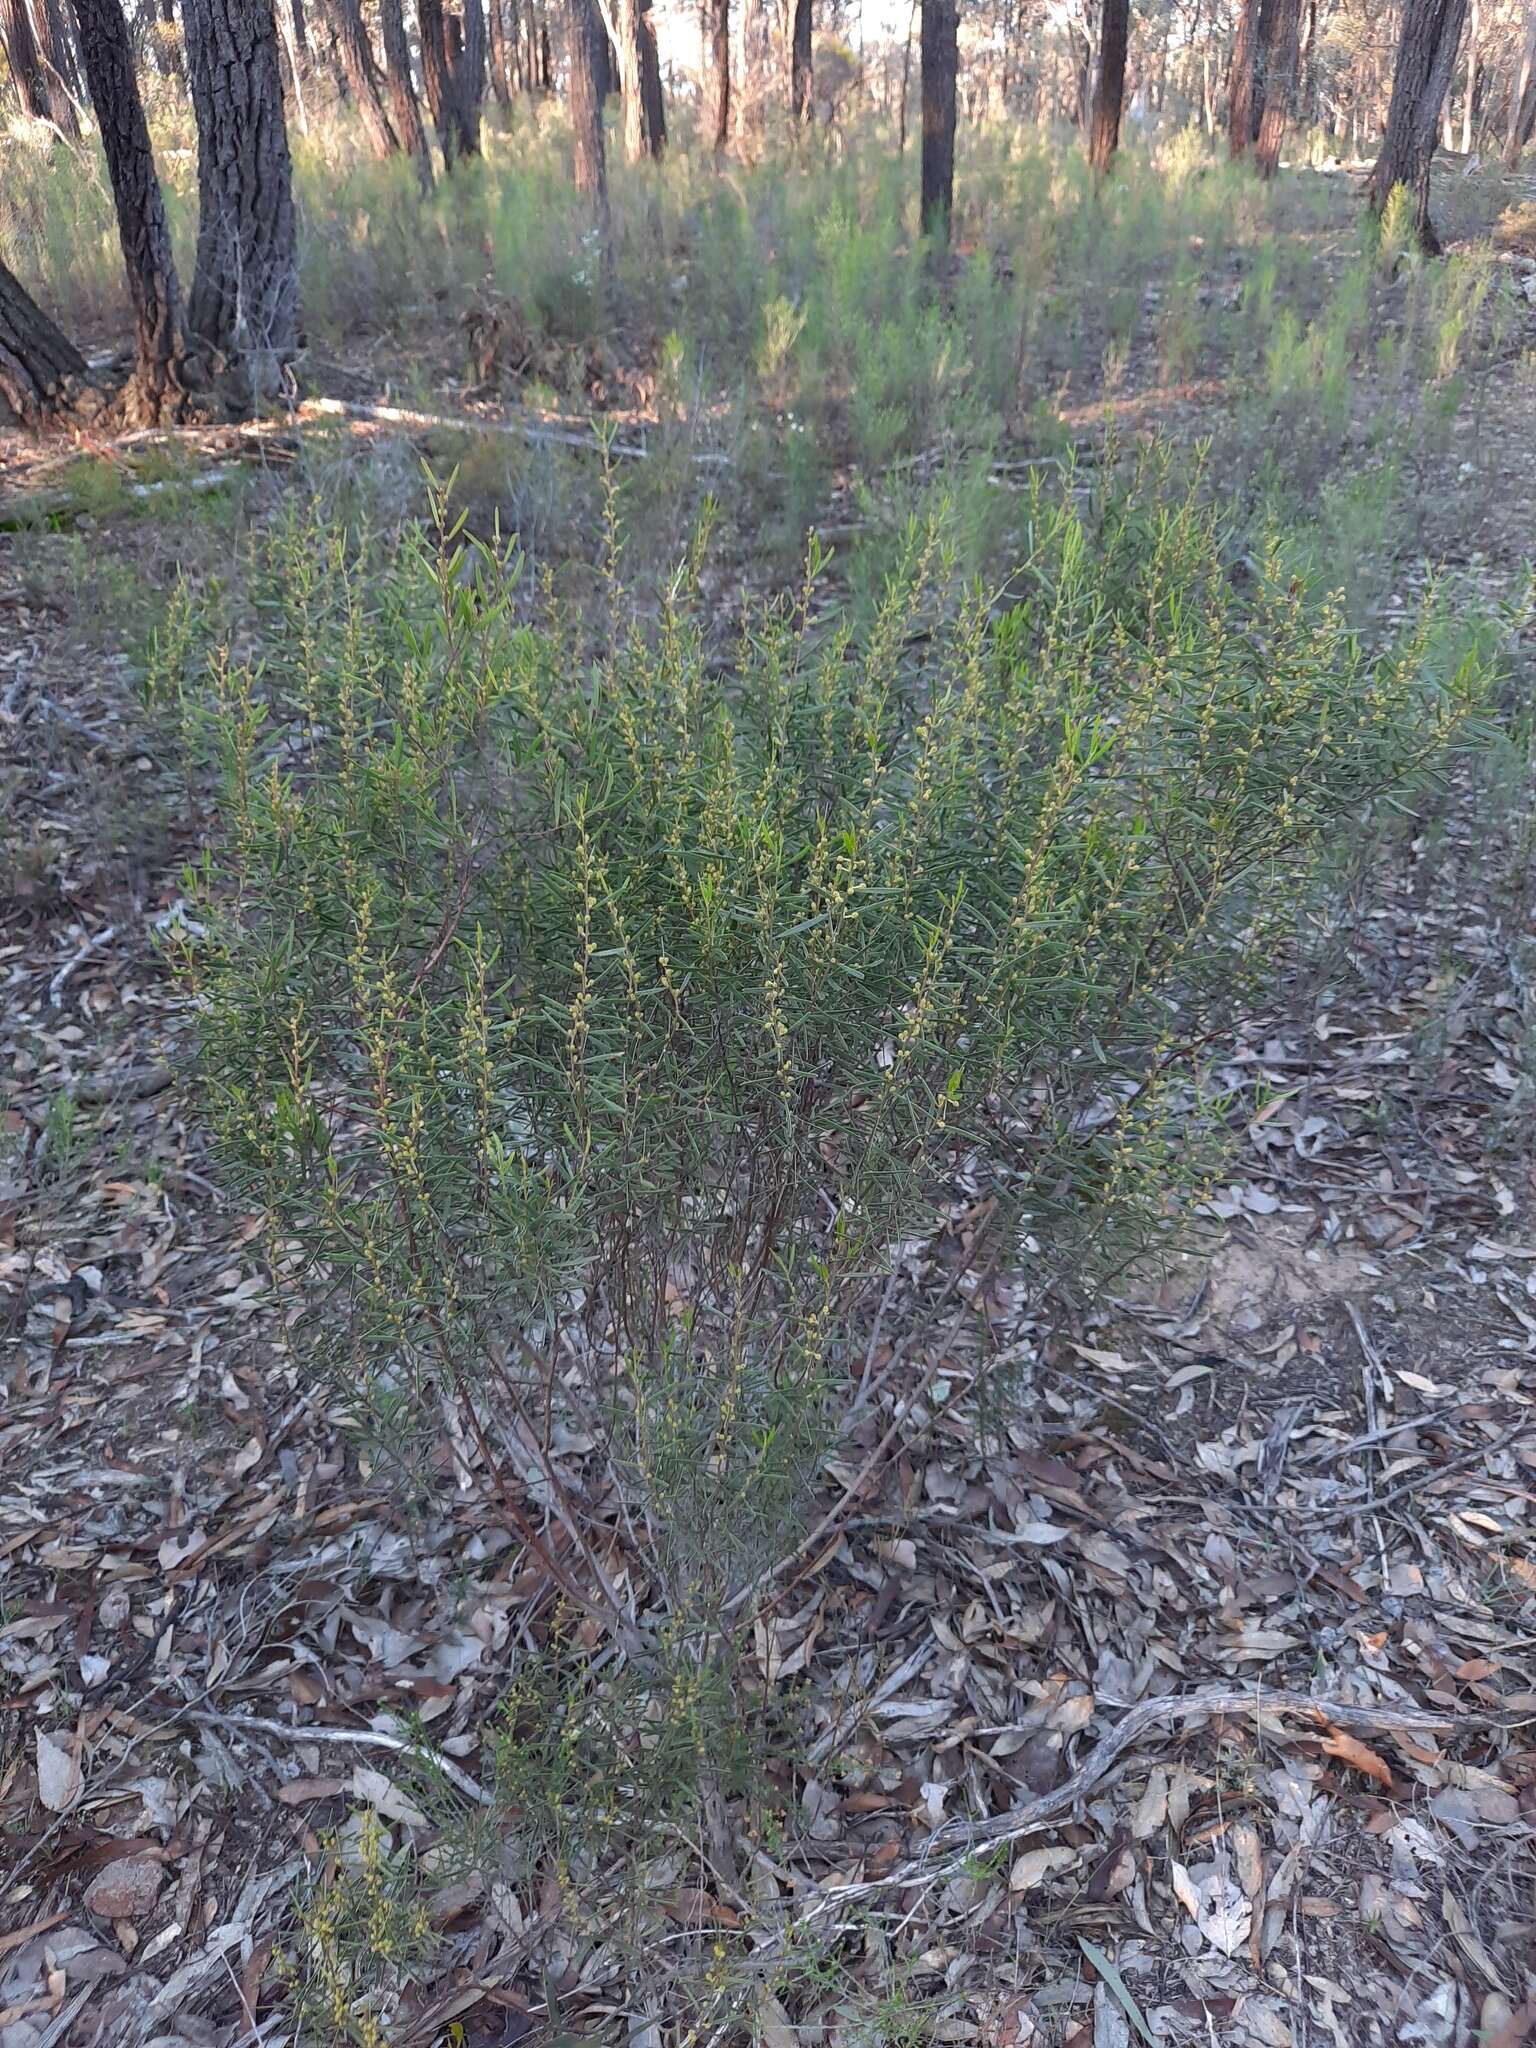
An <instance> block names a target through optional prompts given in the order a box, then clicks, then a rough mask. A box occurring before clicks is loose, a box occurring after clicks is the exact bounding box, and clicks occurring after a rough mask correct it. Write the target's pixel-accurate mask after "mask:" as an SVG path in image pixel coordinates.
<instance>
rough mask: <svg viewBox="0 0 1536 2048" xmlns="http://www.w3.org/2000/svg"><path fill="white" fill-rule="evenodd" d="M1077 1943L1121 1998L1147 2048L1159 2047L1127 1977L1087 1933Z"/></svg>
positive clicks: (1081, 1935) (1123, 2007)
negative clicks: (1132, 1992) (1123, 1975)
mask: <svg viewBox="0 0 1536 2048" xmlns="http://www.w3.org/2000/svg"><path fill="white" fill-rule="evenodd" d="M1077 1945H1078V1947H1079V1948H1080V1949H1081V1950H1082V1952H1083V1954H1084V1955H1085V1956H1086V1957H1087V1958H1088V1960H1089V1962H1090V1963H1092V1965H1093V1967H1094V1968H1095V1969H1096V1970H1097V1971H1098V1973H1099V1975H1100V1976H1101V1977H1102V1978H1103V1979H1104V1982H1105V1983H1106V1984H1107V1985H1108V1986H1109V1988H1110V1990H1111V1991H1112V1992H1113V1993H1114V1994H1115V1996H1116V1998H1118V1999H1119V2001H1120V2004H1121V2007H1122V2009H1123V2010H1124V2013H1125V2016H1126V2018H1127V2019H1128V2020H1129V2021H1130V2023H1131V2025H1132V2026H1133V2027H1134V2028H1135V2029H1136V2031H1137V2033H1138V2034H1140V2036H1141V2038H1142V2039H1143V2041H1145V2042H1146V2043H1147V2048H1157V2037H1156V2035H1154V2033H1153V2032H1152V2029H1151V2028H1150V2027H1149V2026H1148V2025H1147V2023H1146V2020H1145V2019H1144V2018H1143V2017H1142V2011H1141V2007H1140V2006H1139V2005H1138V2004H1137V2003H1136V2001H1135V1999H1134V1998H1132V1996H1131V1994H1130V1992H1129V1990H1128V1989H1127V1988H1126V1982H1125V1979H1124V1978H1123V1977H1122V1976H1121V1974H1120V1972H1119V1971H1118V1970H1117V1969H1116V1968H1115V1966H1114V1964H1113V1963H1112V1962H1111V1961H1110V1960H1109V1957H1108V1956H1107V1955H1105V1953H1104V1951H1103V1949H1101V1948H1096V1947H1095V1946H1094V1944H1093V1943H1092V1942H1091V1941H1090V1940H1089V1939H1088V1937H1087V1936H1086V1935H1085V1934H1080V1935H1079V1936H1078V1937H1077Z"/></svg>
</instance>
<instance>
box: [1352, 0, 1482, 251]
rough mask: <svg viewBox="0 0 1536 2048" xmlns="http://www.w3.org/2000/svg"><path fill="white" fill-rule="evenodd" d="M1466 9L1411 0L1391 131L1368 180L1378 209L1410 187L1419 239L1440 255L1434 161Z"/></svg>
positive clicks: (1459, 0) (1445, 1) (1452, 2)
mask: <svg viewBox="0 0 1536 2048" xmlns="http://www.w3.org/2000/svg"><path fill="white" fill-rule="evenodd" d="M1466 13H1467V0H1406V5H1405V7H1404V9H1403V32H1402V39H1401V41H1400V42H1399V43H1398V46H1397V66H1396V69H1395V70H1394V71H1393V74H1392V100H1391V104H1390V105H1389V106H1388V108H1387V132H1386V134H1385V135H1384V136H1383V138H1382V144H1381V154H1380V156H1378V157H1377V159H1376V163H1375V166H1374V168H1373V169H1372V171H1371V175H1370V179H1369V181H1368V183H1367V185H1366V198H1367V201H1368V203H1369V205H1370V208H1371V210H1372V212H1373V213H1380V212H1381V211H1382V209H1383V208H1384V207H1385V206H1386V203H1387V200H1388V199H1389V198H1390V197H1391V195H1392V193H1393V191H1394V190H1395V189H1396V187H1397V186H1399V185H1406V186H1407V188H1408V190H1409V191H1410V192H1411V193H1412V194H1413V197H1414V226H1415V228H1416V229H1417V230H1418V236H1419V242H1420V244H1421V246H1422V247H1423V248H1424V249H1425V250H1427V251H1428V252H1429V253H1430V254H1431V255H1438V254H1439V251H1440V242H1439V238H1438V237H1437V235H1436V234H1435V231H1434V228H1433V226H1432V225H1431V223H1430V218H1429V165H1430V159H1431V158H1432V157H1433V156H1434V153H1435V142H1436V127H1437V124H1438V121H1439V117H1440V106H1441V102H1442V101H1443V100H1444V98H1445V95H1446V93H1447V92H1448V91H1449V90H1450V84H1451V74H1452V72H1453V71H1454V70H1455V68H1456V50H1457V46H1458V45H1459V44H1460V42H1461V29H1462V23H1463V22H1464V21H1465V19H1466Z"/></svg>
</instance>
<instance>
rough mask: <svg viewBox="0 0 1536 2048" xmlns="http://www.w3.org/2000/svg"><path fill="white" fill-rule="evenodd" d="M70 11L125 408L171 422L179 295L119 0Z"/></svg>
mask: <svg viewBox="0 0 1536 2048" xmlns="http://www.w3.org/2000/svg"><path fill="white" fill-rule="evenodd" d="M74 9H75V22H76V26H77V27H78V29H79V32H80V57H81V62H82V63H83V64H84V66H85V75H86V80H87V83H88V85H89V88H90V95H91V104H92V106H93V107H94V108H95V110H96V125H97V127H98V128H99V129H100V130H101V146H102V149H103V151H104V153H105V155H106V159H107V172H108V175H109V176H110V178H111V180H112V198H113V202H114V204H115V206H116V208H117V233H118V240H119V241H120V242H121V244H122V249H123V263H124V266H125V268H126V270H127V273H128V297H129V301H130V303H131V305H132V307H133V340H134V392H135V397H136V400H137V403H136V404H135V405H134V407H133V408H132V409H133V410H134V412H135V413H137V414H138V415H139V416H140V417H141V418H143V419H146V420H149V421H158V420H160V419H162V418H164V417H166V416H167V415H169V416H171V417H173V418H174V417H175V416H177V415H178V414H179V413H180V412H181V411H182V410H183V407H184V401H185V397H186V376H185V365H184V362H183V354H184V349H183V339H182V325H181V291H180V288H179V286H178V284H177V282H176V264H175V260H174V258H173V257H172V255H171V231H170V227H169V225H168V223H167V221H166V216H165V199H164V195H163V194H162V192H161V190H160V179H159V177H158V176H157V174H156V171H155V157H154V151H153V149H152V148H151V147H150V140H149V124H148V123H147V122H146V121H145V119H144V105H143V102H142V100H141V99H140V98H139V85H138V79H137V78H136V77H135V75H134V68H133V45H132V43H131V42H130V41H129V36H128V24H127V22H126V21H125V20H124V19H123V10H122V7H121V5H120V0H74Z"/></svg>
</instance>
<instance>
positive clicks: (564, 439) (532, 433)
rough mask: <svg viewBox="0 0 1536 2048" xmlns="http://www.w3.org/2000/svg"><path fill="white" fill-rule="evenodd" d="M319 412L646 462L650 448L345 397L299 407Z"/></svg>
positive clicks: (514, 422) (317, 400)
mask: <svg viewBox="0 0 1536 2048" xmlns="http://www.w3.org/2000/svg"><path fill="white" fill-rule="evenodd" d="M317 413H318V414H320V415H322V416H323V417H324V418H326V419H345V420H374V421H376V422H377V423H378V424H379V425H380V426H386V427H429V428H444V427H446V428H449V429H451V430H452V431H453V432H454V433H459V434H513V435H518V436H520V437H521V438H522V439H523V440H525V441H532V442H533V443H534V444H535V445H536V446H538V447H554V448H581V449H584V450H586V452H587V453H588V454H591V455H601V454H605V453H606V454H609V455H620V456H622V457H623V458H624V459H625V460H626V461H627V462H644V461H645V460H646V459H647V458H648V456H649V455H650V452H651V451H650V450H649V448H637V447H636V446H635V445H634V443H633V442H630V441H612V442H608V443H606V444H605V443H604V442H603V441H601V440H600V439H599V438H598V436H597V435H596V434H578V433H573V432H572V431H571V430H570V429H569V428H564V427H536V426H532V425H530V424H529V423H528V422H527V421H526V420H481V419H475V418H474V417H473V415H470V414H465V413H441V412H416V411H414V410H412V409H411V408H410V407H408V406H403V405H360V404H354V403H353V402H352V401H350V400H348V399H344V398H308V399H306V400H305V401H304V404H303V405H302V406H301V407H300V417H301V418H309V417H313V416H314V415H315V414H317Z"/></svg>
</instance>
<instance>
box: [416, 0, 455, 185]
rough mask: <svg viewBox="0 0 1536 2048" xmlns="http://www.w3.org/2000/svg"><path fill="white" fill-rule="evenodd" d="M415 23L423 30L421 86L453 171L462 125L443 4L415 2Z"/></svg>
mask: <svg viewBox="0 0 1536 2048" xmlns="http://www.w3.org/2000/svg"><path fill="white" fill-rule="evenodd" d="M416 21H417V26H418V27H419V28H420V30H421V83H422V88H423V90H424V91H425V93H426V97H427V111H428V113H430V114H431V116H432V126H433V127H434V128H435V129H436V130H437V146H438V148H439V149H440V150H441V151H442V152H443V165H444V168H445V169H449V170H451V169H452V168H453V164H454V161H455V159H456V158H457V156H458V154H459V124H458V119H457V117H456V114H455V111H454V105H453V72H452V70H451V69H450V68H449V63H448V33H447V29H446V27H445V25H444V22H443V0H416Z"/></svg>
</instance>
